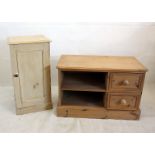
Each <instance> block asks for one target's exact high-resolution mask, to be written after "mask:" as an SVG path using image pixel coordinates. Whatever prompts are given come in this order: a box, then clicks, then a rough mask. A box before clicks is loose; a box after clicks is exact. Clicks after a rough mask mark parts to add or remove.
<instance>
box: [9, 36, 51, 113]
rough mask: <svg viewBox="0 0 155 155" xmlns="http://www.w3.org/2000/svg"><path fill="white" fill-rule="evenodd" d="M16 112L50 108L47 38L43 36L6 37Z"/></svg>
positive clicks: (48, 43)
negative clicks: (8, 46)
mask: <svg viewBox="0 0 155 155" xmlns="http://www.w3.org/2000/svg"><path fill="white" fill-rule="evenodd" d="M8 43H9V45H10V53H11V66H12V77H13V83H14V92H15V100H16V114H25V113H30V112H36V111H41V110H46V109H50V108H52V102H51V80H50V79H51V78H50V40H49V39H48V38H46V37H44V36H19V37H10V38H9V39H8Z"/></svg>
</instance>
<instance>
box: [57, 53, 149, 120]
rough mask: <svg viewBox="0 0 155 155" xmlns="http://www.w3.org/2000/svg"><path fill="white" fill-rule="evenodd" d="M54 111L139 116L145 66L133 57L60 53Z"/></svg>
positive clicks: (90, 115) (68, 114)
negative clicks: (56, 105) (57, 94)
mask: <svg viewBox="0 0 155 155" xmlns="http://www.w3.org/2000/svg"><path fill="white" fill-rule="evenodd" d="M57 68H58V79H59V101H58V107H57V115H58V116H63V117H86V118H110V119H111V118H112V119H131V120H135V119H139V116H140V107H139V105H140V99H141V95H142V90H143V84H144V77H145V73H146V71H147V69H146V68H145V67H144V66H143V65H142V64H141V63H140V62H139V61H138V60H137V59H136V58H134V57H119V56H117V57H114V56H110V57H108V56H80V55H76V56H75V55H63V56H61V58H60V60H59V62H58V65H57Z"/></svg>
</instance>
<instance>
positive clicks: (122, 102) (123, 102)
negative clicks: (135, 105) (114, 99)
mask: <svg viewBox="0 0 155 155" xmlns="http://www.w3.org/2000/svg"><path fill="white" fill-rule="evenodd" d="M121 104H122V105H125V106H128V105H129V104H128V103H127V101H126V100H125V99H121Z"/></svg>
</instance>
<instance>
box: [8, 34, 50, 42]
mask: <svg viewBox="0 0 155 155" xmlns="http://www.w3.org/2000/svg"><path fill="white" fill-rule="evenodd" d="M44 42H50V40H49V39H48V38H46V37H45V36H43V35H34V36H16V37H9V38H8V44H27V43H44Z"/></svg>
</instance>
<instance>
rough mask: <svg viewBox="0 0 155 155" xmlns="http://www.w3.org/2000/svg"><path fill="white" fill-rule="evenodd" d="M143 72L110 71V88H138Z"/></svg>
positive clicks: (140, 84)
mask: <svg viewBox="0 0 155 155" xmlns="http://www.w3.org/2000/svg"><path fill="white" fill-rule="evenodd" d="M142 79H143V74H134V73H111V75H110V90H140V89H141V86H142Z"/></svg>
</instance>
